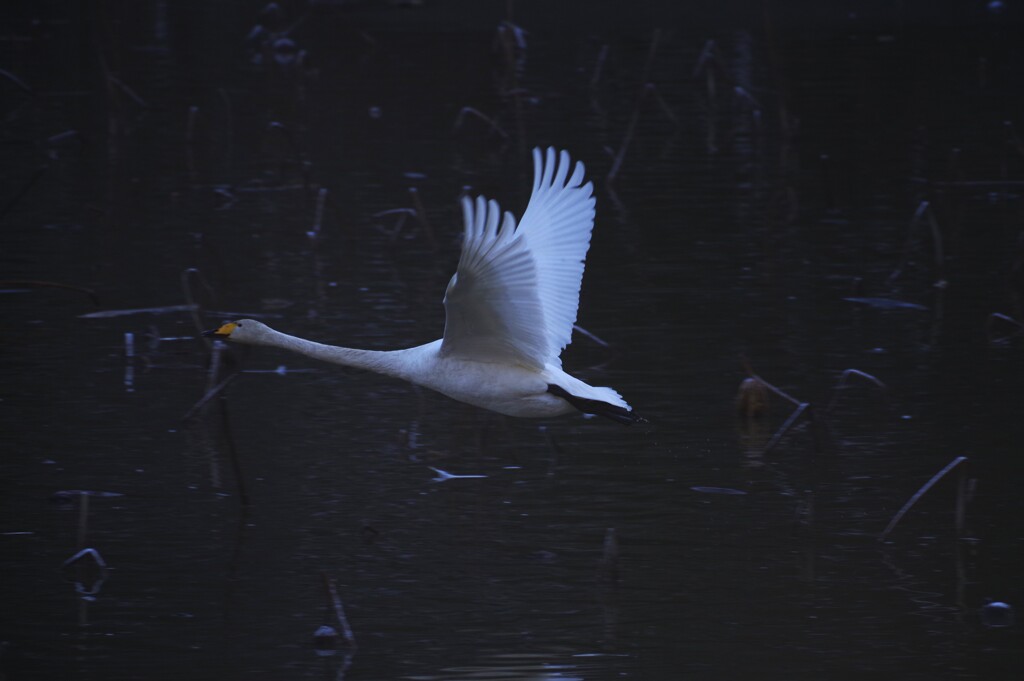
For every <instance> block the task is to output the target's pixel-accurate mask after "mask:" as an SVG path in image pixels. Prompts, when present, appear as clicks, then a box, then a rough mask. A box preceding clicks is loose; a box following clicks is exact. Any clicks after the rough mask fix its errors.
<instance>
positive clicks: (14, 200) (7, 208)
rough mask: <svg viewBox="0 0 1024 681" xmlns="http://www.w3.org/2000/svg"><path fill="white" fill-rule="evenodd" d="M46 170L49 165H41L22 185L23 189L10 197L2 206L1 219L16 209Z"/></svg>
mask: <svg viewBox="0 0 1024 681" xmlns="http://www.w3.org/2000/svg"><path fill="white" fill-rule="evenodd" d="M46 170H47V166H41V167H39V168H36V169H35V171H34V172H33V173H32V177H30V178H28V181H27V182H25V184H24V185H22V187H21V189H19V190H18V193H17V194H15V195H14V196H12V197H11V198H10V199H8V200H7V203H5V204H4V207H3V208H0V219H3V218H4V217H5V216H6V215H7V214H8V213H10V212H11V211H12V210H14V207H15V206H17V205H18V203H19V202H20V201H21V200H22V199H23V198H25V195H26V194H28V192H29V190H30V189H32V187H33V186H34V185H35V183H36V182H37V181H39V178H40V177H42V175H43V173H45V172H46Z"/></svg>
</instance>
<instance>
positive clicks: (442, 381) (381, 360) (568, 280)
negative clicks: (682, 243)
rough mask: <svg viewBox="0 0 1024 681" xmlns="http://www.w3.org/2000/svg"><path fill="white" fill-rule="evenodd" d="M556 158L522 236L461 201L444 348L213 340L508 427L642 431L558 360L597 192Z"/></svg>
mask: <svg viewBox="0 0 1024 681" xmlns="http://www.w3.org/2000/svg"><path fill="white" fill-rule="evenodd" d="M557 156H558V160H557V163H556V154H555V150H554V149H553V148H549V149H548V150H547V152H546V154H544V153H542V152H541V150H540V149H534V150H533V193H532V194H531V195H530V201H529V203H528V204H527V206H526V212H525V213H524V214H523V219H522V221H521V222H520V223H519V226H518V227H517V226H516V221H515V218H513V217H512V214H511V213H508V212H506V213H504V214H502V213H501V210H500V209H499V208H498V204H497V203H496V202H494V201H487V200H485V199H484V198H483V197H477V199H476V202H475V203H474V202H472V201H470V200H469V199H468V198H463V199H462V213H463V216H464V218H465V223H466V232H465V235H464V236H463V240H462V255H461V257H460V258H459V265H458V269H457V271H456V272H455V275H454V276H453V277H452V278H451V281H450V282H449V283H448V290H447V291H446V292H445V296H444V306H445V314H446V320H445V326H444V338H442V339H440V340H436V341H433V342H432V343H427V344H426V345H420V346H417V347H414V348H407V349H405V350H391V351H379V350H358V349H354V348H344V347H338V346H333V345H324V344H322V343H316V342H314V341H310V340H306V339H304V338H297V337H295V336H289V335H288V334H284V333H281V332H280V331H275V330H274V329H271V328H270V327H269V326H267V325H266V324H263V323H261V322H257V321H255V320H252V319H242V320H239V321H234V322H228V323H226V324H224V325H222V326H220V327H219V328H217V329H214V330H212V331H207V332H206V333H205V334H204V335H206V336H210V337H213V338H223V339H229V340H231V341H234V342H237V343H245V344H249V345H266V346H270V347H275V348H283V349H285V350H291V351H292V352H297V353H299V354H302V355H306V356H307V357H312V358H314V359H320V360H324V361H326V362H333V363H335V364H342V365H345V366H350V367H356V368H359V369H366V370H369V371H374V372H377V373H380V374H385V375H387V376H394V377H396V378H401V379H404V380H406V381H410V382H412V383H415V384H417V385H422V386H424V387H426V388H430V389H432V390H436V391H438V392H440V393H443V394H445V395H447V396H448V397H451V398H452V399H455V400H459V401H460V402H467V403H469V404H473V405H476V406H478V407H483V408H484V409H490V410H491V411H496V412H499V413H501V414H508V415H509V416H523V417H547V416H559V415H561V414H566V413H570V412H573V411H580V412H583V413H586V414H597V415H600V416H604V417H607V418H610V419H612V420H614V421H618V422H619V423H625V424H630V423H642V422H644V419H642V418H640V417H639V416H637V415H636V414H634V413H633V410H632V408H631V407H630V406H629V405H628V404H626V401H625V400H623V399H622V397H621V396H620V395H619V394H618V393H617V392H615V391H614V390H612V389H611V388H606V387H595V386H592V385H588V384H586V383H584V382H583V381H581V380H579V379H578V378H575V377H573V376H570V375H569V374H567V373H565V372H564V371H562V362H561V360H560V359H559V355H560V354H561V352H562V349H563V348H564V347H565V346H566V345H568V344H569V342H570V341H571V340H572V326H573V323H574V322H575V321H576V312H577V309H578V307H579V299H580V283H581V281H582V280H583V265H584V259H585V258H586V255H587V249H588V248H589V247H590V233H591V231H592V230H593V228H594V197H593V185H592V184H591V183H590V182H587V183H586V184H583V164H582V163H580V162H577V163H576V165H575V167H573V166H572V163H571V161H570V160H569V154H568V153H567V152H565V151H562V152H560V153H559V154H558V155H557ZM570 170H572V172H571V175H570ZM499 223H500V225H499Z"/></svg>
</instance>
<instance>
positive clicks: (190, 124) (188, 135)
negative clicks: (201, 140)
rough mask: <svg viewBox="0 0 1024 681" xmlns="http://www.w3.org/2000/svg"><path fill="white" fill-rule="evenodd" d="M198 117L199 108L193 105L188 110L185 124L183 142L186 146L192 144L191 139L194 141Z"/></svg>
mask: <svg viewBox="0 0 1024 681" xmlns="http://www.w3.org/2000/svg"><path fill="white" fill-rule="evenodd" d="M198 116H199V107H198V106H194V105H193V106H190V107H189V108H188V120H187V121H186V122H185V142H186V143H187V144H192V141H193V139H195V132H196V118H198Z"/></svg>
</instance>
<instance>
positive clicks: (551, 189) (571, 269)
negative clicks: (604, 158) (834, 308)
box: [516, 148, 594, 364]
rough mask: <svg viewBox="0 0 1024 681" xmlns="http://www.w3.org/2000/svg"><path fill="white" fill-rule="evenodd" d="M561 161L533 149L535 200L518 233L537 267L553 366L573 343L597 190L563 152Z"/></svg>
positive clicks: (533, 198) (529, 205) (520, 223)
mask: <svg viewBox="0 0 1024 681" xmlns="http://www.w3.org/2000/svg"><path fill="white" fill-rule="evenodd" d="M558 156H559V158H558V163H557V164H556V163H555V150H554V149H552V148H549V149H548V150H547V153H546V158H542V154H541V151H540V149H534V150H533V166H534V181H533V195H532V196H531V197H530V202H529V204H528V205H527V206H526V212H525V213H523V219H522V220H521V221H520V222H519V228H518V230H516V233H517V234H519V235H521V236H522V237H524V238H525V239H526V240H527V243H528V244H529V246H530V251H531V252H532V253H533V257H534V259H535V260H536V263H537V296H538V297H539V298H540V302H541V305H542V307H543V308H544V330H545V333H546V335H547V337H548V347H549V352H550V353H551V356H550V357H549V361H551V362H552V363H554V364H558V355H559V354H560V353H561V352H562V349H563V348H564V347H565V346H566V345H568V344H569V342H570V341H571V340H572V325H573V323H574V322H575V321H576V313H577V311H578V309H579V302H580V284H581V283H582V281H583V267H584V259H585V258H586V257H587V250H588V249H589V248H590V235H591V232H592V231H593V229H594V196H593V185H592V184H591V183H590V182H587V183H586V184H583V174H584V168H583V164H582V163H580V162H577V163H576V164H575V166H573V165H572V162H571V161H570V160H569V154H568V153H566V152H565V151H563V152H561V153H560V154H559V155H558ZM570 168H572V174H571V176H570V174H569V170H570ZM566 178H568V180H567V179H566Z"/></svg>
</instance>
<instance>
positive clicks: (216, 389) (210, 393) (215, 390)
mask: <svg viewBox="0 0 1024 681" xmlns="http://www.w3.org/2000/svg"><path fill="white" fill-rule="evenodd" d="M238 375H239V372H235V373H233V374H231V375H230V376H228V377H227V378H225V379H224V380H223V381H221V382H220V383H218V384H217V385H215V386H213V387H212V388H210V389H209V390H207V391H206V394H205V395H203V396H202V397H201V398H200V399H199V401H198V402H196V403H195V404H194V405H192V408H191V409H189V410H188V411H187V412H185V415H184V416H182V417H181V420H182V421H188V420H189V419H191V418H192V417H194V416H195V415H196V414H197V413H199V410H201V409H202V408H203V407H205V406H206V404H207V403H208V402H209V401H210V400H212V399H213V398H214V397H216V396H217V395H219V394H220V393H221V391H223V390H224V388H226V387H228V385H229V384H230V383H231V381H233V380H235V379H236V378H238Z"/></svg>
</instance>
